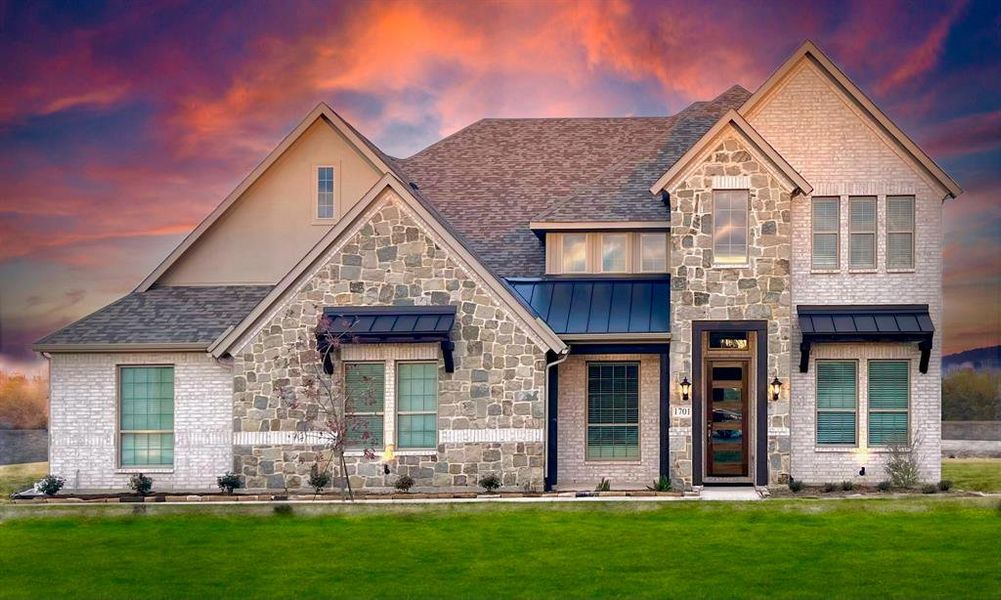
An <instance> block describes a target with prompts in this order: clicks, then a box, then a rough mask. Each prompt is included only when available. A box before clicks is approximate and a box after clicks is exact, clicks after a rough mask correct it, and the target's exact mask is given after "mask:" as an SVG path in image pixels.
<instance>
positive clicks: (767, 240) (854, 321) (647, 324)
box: [35, 42, 961, 490]
mask: <svg viewBox="0 0 1001 600" xmlns="http://www.w3.org/2000/svg"><path fill="white" fill-rule="evenodd" d="M960 193H961V190H960V188H959V186H958V185H957V184H956V182H955V181H953V180H952V179H951V178H950V177H949V176H948V175H947V174H946V173H944V172H943V171H942V169H940V168H939V167H938V166H937V165H936V164H935V163H934V162H933V161H932V160H931V159H930V158H929V157H928V156H927V155H926V154H925V153H924V152H922V151H921V149H920V148H918V147H917V146H916V145H915V144H914V142H913V141H911V140H910V139H909V138H908V137H907V136H906V135H905V134H904V133H903V132H901V131H900V129H899V128H897V126H896V125H894V124H893V123H892V122H891V121H890V120H889V119H888V118H887V117H886V115H884V114H883V113H882V112H881V111H880V110H879V108H877V107H876V106H875V105H874V104H873V102H872V101H871V100H869V99H868V98H867V97H866V96H865V95H864V94H863V93H862V92H861V91H860V90H859V89H858V88H857V87H856V86H855V85H854V84H853V83H852V82H851V80H849V79H848V78H847V77H846V76H845V74H844V73H843V72H842V71H841V70H840V69H839V68H838V67H837V66H835V65H834V64H833V63H832V62H831V60H830V59H829V58H828V57H827V56H825V55H824V54H823V53H822V52H821V51H820V50H818V49H817V47H816V46H814V45H813V44H812V43H809V42H808V43H805V44H804V45H803V46H802V47H801V48H800V49H799V50H797V51H796V53H795V54H794V55H793V56H792V57H790V58H789V59H788V60H787V61H786V63H785V64H783V65H782V66H781V67H780V68H779V69H778V70H777V71H775V73H774V74H773V75H772V76H771V77H770V78H769V79H768V80H767V81H765V82H764V83H763V84H762V85H761V86H760V87H759V88H758V89H757V91H755V92H754V93H749V92H747V91H746V90H744V89H743V88H741V87H739V86H734V87H732V88H730V89H729V90H727V91H725V92H724V93H722V94H720V95H719V96H718V97H717V98H715V99H713V100H711V101H707V102H696V103H694V104H692V105H691V106H689V107H688V108H686V109H684V110H683V111H681V112H679V113H678V114H675V115H672V116H666V117H644V118H566V119H562V118H560V119H484V120H481V121H478V122H476V123H473V124H472V125H470V126H468V127H466V128H465V129H462V130H461V131H459V132H457V133H455V134H453V135H451V136H449V137H447V138H445V139H443V140H441V141H439V142H437V143H435V144H432V145H431V146H429V147H427V148H425V149H424V150H421V151H420V152H418V153H417V154H415V155H413V156H411V157H409V158H405V159H397V158H393V157H390V156H387V155H386V154H384V153H383V152H381V151H380V150H379V149H378V148H377V147H376V146H375V145H374V144H373V143H372V142H370V141H369V140H367V139H365V138H364V137H363V136H362V135H361V134H360V133H359V132H358V131H357V130H356V129H354V128H353V127H352V126H350V125H349V124H348V123H346V122H345V121H344V120H343V119H342V118H341V117H340V116H338V115H337V113H335V112H334V111H333V110H331V109H330V108H329V107H327V106H326V105H324V104H321V105H320V106H318V107H317V108H316V109H314V110H313V111H312V112H311V113H310V114H309V115H308V116H307V117H306V119H305V120H304V121H302V123H300V124H299V126H298V127H296V128H295V130H293V131H292V132H291V133H290V134H289V136H288V137H287V138H285V140H283V141H282V143H281V144H280V145H279V146H278V147H277V148H275V150H274V151H273V152H272V153H271V154H269V155H268V156H267V157H266V158H265V160H264V161H263V162H262V163H261V164H260V165H259V166H258V167H257V168H256V169H254V171H253V172H252V173H250V175H249V176H248V177H247V178H246V179H245V180H244V181H243V182H242V183H241V184H240V185H239V186H238V187H237V188H236V189H235V190H234V191H233V192H232V193H231V194H230V195H229V196H228V197H227V198H226V199H225V200H223V202H222V203H221V204H220V205H219V206H218V207H217V208H216V209H215V210H214V211H213V212H212V213H211V214H210V215H209V216H208V217H207V218H206V219H205V220H204V221H203V222H202V223H201V224H200V225H198V227H197V228H196V229H195V230H194V231H193V232H192V233H191V234H190V235H189V236H188V237H187V238H185V239H184V241H183V242H182V243H181V244H180V245H179V246H178V247H177V248H176V249H175V250H174V251H173V252H171V254H170V255H169V256H168V257H167V258H166V259H165V260H164V261H163V262H162V263H161V264H160V265H159V266H158V267H157V268H156V269H155V270H154V271H153V272H152V273H151V274H150V275H149V276H148V277H147V278H146V279H144V280H143V281H142V282H140V283H139V285H138V287H136V289H135V290H134V291H133V292H132V293H130V294H129V295H127V296H125V297H124V298H122V299H120V300H119V301H117V302H115V303H114V304H112V305H110V306H108V307H106V308H103V309H101V310H99V311H97V312H96V313H94V314H92V315H90V316H87V317H85V318H83V319H81V320H80V321H77V322H76V323H73V324H71V325H69V326H67V327H65V328H64V329H61V330H59V331H57V332H55V333H53V334H51V335H49V336H47V337H46V338H44V339H42V340H40V341H39V342H38V343H37V344H36V346H35V349H36V350H37V351H39V352H42V353H44V354H45V355H46V356H47V357H49V359H50V367H51V371H50V373H51V420H50V423H51V434H50V435H51V444H50V464H51V470H52V472H54V473H57V474H59V475H62V476H63V477H66V479H67V482H68V487H69V488H72V489H79V490H83V489H116V488H123V487H124V486H125V485H126V482H127V479H128V477H129V476H130V474H131V473H134V472H137V471H142V472H145V473H150V474H152V476H153V477H154V478H155V480H156V485H157V487H158V488H159V489H174V490H199V489H208V488H213V487H214V486H215V480H216V477H217V476H218V475H220V474H222V473H224V472H226V471H231V470H232V471H235V472H237V473H239V474H240V475H241V476H243V477H244V479H245V482H246V485H247V486H248V487H249V488H284V487H286V486H287V487H289V488H300V487H304V486H305V485H306V477H307V474H308V473H309V470H310V468H311V467H312V465H313V464H314V463H315V461H316V451H317V449H318V448H317V447H316V446H315V445H310V443H308V441H309V440H308V439H307V438H304V437H303V436H302V435H301V432H302V431H303V430H306V429H308V428H309V427H308V423H307V420H308V419H310V418H313V416H314V415H313V414H311V413H310V411H309V410H308V409H306V410H291V409H289V407H288V406H286V405H283V403H282V399H281V398H280V394H279V390H280V389H281V388H287V387H290V386H291V387H293V388H294V387H295V386H303V385H306V382H305V381H304V379H305V378H306V377H307V375H308V374H307V371H306V369H305V366H304V365H302V364H300V363H299V362H297V361H299V360H300V358H299V356H298V354H297V352H296V350H295V347H296V343H301V342H303V341H305V342H306V343H316V340H315V331H314V328H315V327H316V324H317V321H318V318H319V317H320V316H321V315H332V316H340V317H345V318H347V317H350V318H351V319H352V323H355V324H358V327H359V329H357V330H356V331H355V332H354V333H353V335H352V336H350V338H349V339H347V340H346V342H345V343H343V344H342V345H341V347H340V348H339V349H338V350H337V351H338V352H339V353H340V356H339V359H340V360H339V362H338V364H339V365H341V366H340V367H339V368H343V370H344V373H343V378H342V379H343V381H346V382H347V383H346V384H345V385H346V392H345V393H346V394H350V393H351V386H350V385H349V384H350V382H351V381H353V380H358V378H364V380H366V381H369V382H373V383H374V385H373V386H370V387H371V388H372V389H375V390H377V393H376V394H375V397H374V398H371V399H369V401H367V402H364V403H363V404H364V408H365V410H364V414H359V415H358V418H361V419H364V420H365V422H366V423H368V424H369V425H370V426H371V437H370V439H369V443H370V445H371V446H373V449H374V450H375V451H376V457H375V458H371V457H366V456H365V455H364V453H363V452H361V451H350V452H349V453H348V454H349V458H348V466H347V469H348V473H349V475H350V476H351V478H352V481H353V482H354V483H355V484H356V485H357V486H358V487H364V488H370V489H379V488H385V487H388V486H390V485H391V484H392V482H393V481H394V478H395V477H397V476H398V475H400V474H409V475H411V476H412V477H414V479H415V480H416V482H417V485H418V486H419V487H439V488H467V487H475V486H476V484H477V481H478V480H479V478H481V477H482V476H483V475H485V474H487V473H495V474H497V475H499V476H500V477H501V479H502V481H503V484H504V486H506V487H509V488H516V489H522V488H535V489H541V488H543V487H545V488H546V489H559V490H567V489H591V488H593V487H594V485H595V484H596V483H597V482H598V481H600V480H601V479H602V478H607V479H609V480H610V481H611V483H612V487H614V488H627V487H639V486H645V485H649V484H650V483H651V482H652V481H654V480H656V479H658V478H659V477H661V476H663V477H668V478H670V480H671V481H672V483H673V484H674V485H675V486H676V488H685V489H691V488H699V487H700V486H703V485H706V484H710V483H743V484H747V485H758V486H765V485H777V484H780V483H784V482H787V481H788V479H789V477H790V476H791V477H794V478H796V479H800V480H803V481H806V482H811V483H820V482H824V481H841V480H853V481H855V482H856V483H862V484H870V485H871V484H875V483H876V482H878V481H880V480H881V479H884V478H885V474H884V473H883V464H884V462H885V460H886V457H887V453H888V451H889V449H890V448H891V446H893V445H899V446H901V447H903V450H904V451H908V452H911V453H913V456H915V458H916V459H917V462H918V464H919V465H920V470H921V476H922V478H923V479H925V480H928V481H934V480H937V479H938V478H939V475H940V473H939V453H940V416H939V415H940V391H941V384H940V373H939V371H940V348H941V335H942V333H941V323H942V205H943V202H944V201H945V200H947V199H949V198H955V197H956V196H958V195H959V194H960ZM390 456H391V457H392V458H391V459H390V458H389V457H390Z"/></svg>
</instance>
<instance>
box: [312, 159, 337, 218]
mask: <svg viewBox="0 0 1001 600" xmlns="http://www.w3.org/2000/svg"><path fill="white" fill-rule="evenodd" d="M316 217H317V218H318V219H333V218H334V168H333V167H317V168H316Z"/></svg>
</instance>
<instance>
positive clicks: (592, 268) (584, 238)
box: [546, 228, 670, 275]
mask: <svg viewBox="0 0 1001 600" xmlns="http://www.w3.org/2000/svg"><path fill="white" fill-rule="evenodd" d="M669 258H670V248H669V247H668V232H667V231H664V229H654V228H651V229H649V230H645V231H644V230H642V229H639V230H630V229H621V230H611V231H608V230H606V231H561V232H549V233H547V234H546V274H547V275H623V274H629V273H644V274H663V273H667V270H668V262H669Z"/></svg>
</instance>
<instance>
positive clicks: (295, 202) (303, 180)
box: [157, 117, 382, 285]
mask: <svg viewBox="0 0 1001 600" xmlns="http://www.w3.org/2000/svg"><path fill="white" fill-rule="evenodd" d="M320 165H330V166H333V167H334V172H335V193H334V200H335V208H336V214H337V215H344V214H345V213H346V212H347V211H348V210H349V209H350V208H351V207H352V206H353V205H354V204H355V203H356V202H357V201H358V200H359V199H361V197H362V196H363V195H364V194H365V192H366V191H368V190H369V188H371V187H372V185H373V184H375V182H376V181H378V180H379V177H380V176H381V175H382V173H381V172H380V171H379V170H378V169H377V168H376V166H375V165H373V164H372V163H371V162H370V161H368V160H367V159H366V157H365V156H364V155H363V154H362V153H361V152H360V151H359V150H358V149H357V148H356V147H354V146H353V145H352V144H351V142H350V141H349V140H347V139H346V138H345V137H344V135H342V134H341V133H340V132H339V131H338V130H337V129H336V128H335V127H334V126H333V125H332V124H331V123H330V122H329V121H328V120H327V119H325V118H323V117H320V118H317V119H315V120H314V121H313V123H312V124H310V125H309V126H308V128H307V129H306V130H305V131H304V132H303V133H302V135H300V136H299V137H298V139H296V140H295V142H294V143H293V144H292V145H291V146H290V147H289V148H287V149H286V150H285V151H284V152H283V153H282V154H281V156H280V157H279V158H278V159H277V160H275V161H274V162H273V163H272V164H271V165H270V166H269V167H268V168H267V170H265V171H264V172H263V173H262V174H261V175H260V176H259V177H258V178H257V179H256V181H254V182H253V184H252V185H250V187H249V188H247V190H246V191H244V192H243V193H242V194H240V196H239V197H238V198H237V199H236V200H235V202H233V203H232V205H231V206H230V207H229V208H228V210H226V211H225V213H224V214H222V215H221V216H220V217H219V218H218V219H217V220H216V221H215V222H214V223H212V225H211V227H209V228H208V229H207V230H206V231H205V232H204V233H203V234H202V235H201V236H200V237H199V238H198V239H197V240H196V241H195V242H194V243H193V244H192V245H191V246H190V247H188V248H187V249H186V251H185V252H184V253H183V254H182V255H181V256H180V257H179V258H178V259H177V260H176V262H174V263H173V264H172V265H171V266H170V267H169V269H168V270H167V271H166V272H165V273H164V274H163V275H162V276H161V277H160V278H159V280H158V281H157V284H158V285H208V284H274V283H276V282H277V281H278V280H279V279H280V278H281V277H282V275H284V274H285V273H286V272H287V271H288V270H289V269H290V268H291V267H292V265H294V264H295V263H296V261H298V260H299V259H300V258H301V257H302V256H303V255H304V254H305V253H306V252H307V251H308V250H309V249H310V248H311V247H312V246H313V245H314V244H316V242H318V241H319V240H320V238H322V237H323V235H324V234H325V233H326V232H327V231H329V230H330V227H331V225H332V223H331V222H324V221H320V220H318V219H316V169H317V167H318V166H320Z"/></svg>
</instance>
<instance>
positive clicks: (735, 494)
mask: <svg viewBox="0 0 1001 600" xmlns="http://www.w3.org/2000/svg"><path fill="white" fill-rule="evenodd" d="M699 499H700V500H709V501H711V502H712V501H723V502H753V501H755V500H761V499H762V498H761V494H759V493H758V490H756V489H754V488H753V487H711V486H706V487H704V488H702V494H700V496H699Z"/></svg>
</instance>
